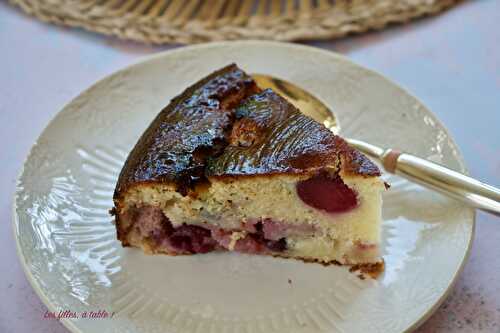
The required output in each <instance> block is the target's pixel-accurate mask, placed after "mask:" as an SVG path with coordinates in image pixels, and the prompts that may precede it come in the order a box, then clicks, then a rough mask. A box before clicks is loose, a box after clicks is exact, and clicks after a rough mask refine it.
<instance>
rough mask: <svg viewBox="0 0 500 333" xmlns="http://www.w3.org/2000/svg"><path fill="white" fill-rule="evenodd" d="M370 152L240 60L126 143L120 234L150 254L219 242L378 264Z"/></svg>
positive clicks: (200, 249) (118, 205) (231, 247)
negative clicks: (256, 77)
mask: <svg viewBox="0 0 500 333" xmlns="http://www.w3.org/2000/svg"><path fill="white" fill-rule="evenodd" d="M379 176H380V171H379V169H378V168H377V166H375V165H374V164H373V163H372V162H371V161H370V160H369V159H367V158H366V157H365V156H364V155H362V154H361V153H360V152H358V151H356V150H355V149H353V148H351V147H350V146H348V144H347V143H346V141H345V140H343V139H342V138H341V137H339V136H337V135H334V134H333V133H332V132H331V131H329V130H328V129H327V128H326V127H324V126H323V125H322V124H319V123H317V122H316V121H314V120H313V119H311V118H308V117H307V116H305V115H303V114H302V113H300V111H299V110H297V109H296V108H295V107H294V106H292V105H291V104H290V103H288V102H287V101H286V100H285V99H284V98H282V97H281V96H279V95H277V94H276V93H275V92H273V91H272V90H270V89H266V90H262V89H260V88H259V87H258V86H257V85H256V83H255V82H254V81H253V80H252V78H251V77H250V76H248V75H247V74H245V73H244V72H243V71H242V70H241V69H239V68H238V67H237V66H236V65H229V66H227V67H225V68H222V69H221V70H219V71H217V72H215V73H213V74H211V75H209V76H207V77H206V78H204V79H202V80H200V81H199V82H197V83H196V84H194V85H193V86H191V87H189V88H187V89H186V90H185V91H184V92H183V93H182V94H181V95H179V96H178V97H176V98H174V99H173V100H172V101H171V102H170V104H169V105H168V106H167V107H165V108H164V109H163V110H162V111H161V112H160V113H159V114H158V116H157V117H156V118H155V119H154V120H153V122H152V123H151V125H150V126H149V127H148V128H147V129H146V131H145V132H144V134H143V135H142V137H141V138H140V139H139V141H138V142H137V144H136V145H135V147H134V148H133V150H132V151H131V152H130V154H129V156H128V158H127V160H126V162H125V165H124V167H123V169H122V171H121V174H120V177H119V179H118V183H117V185H116V189H115V193H114V208H113V209H112V213H113V214H114V215H115V219H116V228H117V234H118V239H119V240H120V241H121V243H122V244H123V246H134V247H138V248H141V249H143V251H144V252H146V253H150V254H159V253H163V254H168V255H188V254H197V253H206V252H211V251H238V252H245V253H252V254H262V255H273V256H280V257H289V258H298V259H302V260H305V261H318V262H322V263H339V264H343V265H351V266H356V267H362V268H363V267H365V268H367V267H368V268H370V269H371V271H380V270H381V268H382V267H383V261H382V258H381V255H380V223H381V206H382V200H381V193H382V192H383V191H384V190H385V184H384V182H382V181H381V180H380V178H379Z"/></svg>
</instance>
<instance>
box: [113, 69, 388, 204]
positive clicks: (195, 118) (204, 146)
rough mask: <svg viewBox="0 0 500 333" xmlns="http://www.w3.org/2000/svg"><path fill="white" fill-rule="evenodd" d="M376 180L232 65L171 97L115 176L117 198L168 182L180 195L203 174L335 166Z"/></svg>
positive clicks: (370, 168)
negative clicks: (139, 186) (141, 185)
mask: <svg viewBox="0 0 500 333" xmlns="http://www.w3.org/2000/svg"><path fill="white" fill-rule="evenodd" d="M339 156H343V160H344V163H343V164H342V169H343V170H344V171H345V172H349V173H352V174H360V175H364V176H378V175H379V174H380V172H379V170H378V168H377V167H376V166H375V165H374V164H373V163H372V162H370V160H368V159H367V158H366V157H364V156H363V155H362V154H361V153H359V152H357V151H355V150H354V149H352V148H351V147H349V146H348V145H347V143H346V142H345V141H344V140H343V139H342V138H340V137H338V136H336V135H334V134H333V133H332V132H330V131H329V130H328V129H327V128H326V127H324V126H323V125H321V124H319V123H317V122H315V121H314V120H312V119H310V118H308V117H306V116H304V115H303V114H301V113H300V112H299V111H298V110H297V109H296V108H295V107H293V106H292V105H291V104H290V103H288V102H287V101H286V100H284V99H283V98H282V97H280V96H278V95H277V94H275V93H274V92H273V91H271V90H265V91H261V90H260V89H259V88H258V87H257V86H256V84H255V82H254V81H253V80H252V79H251V78H250V77H249V76H248V75H247V74H245V73H244V72H243V71H242V70H240V69H239V68H238V67H236V65H229V66H227V67H225V68H223V69H221V70H219V71H217V72H215V73H213V74H211V75H209V76H208V77H206V78H204V79H202V80H201V81H199V82H197V83H196V84H194V85H193V86H191V87H189V88H188V89H186V90H185V91H184V92H183V93H182V94H181V95H179V96H178V97H176V98H174V99H173V100H172V101H171V102H170V104H169V105H168V106H167V107H166V108H164V109H163V110H162V111H161V112H160V113H159V114H158V116H157V117H156V118H155V119H154V120H153V122H152V123H151V124H150V126H149V127H148V129H147V130H146V131H145V132H144V134H143V135H142V136H141V138H140V139H139V141H138V142H137V144H136V145H135V147H134V149H133V150H132V151H131V153H130V154H129V156H128V158H127V161H126V162H125V165H124V167H123V169H122V171H121V173H120V176H119V179H118V183H117V186H116V189H115V199H118V197H119V195H120V194H121V193H122V192H123V191H124V190H125V189H126V188H128V187H129V186H130V185H133V184H136V183H140V182H169V183H173V184H175V185H176V186H177V190H178V191H179V192H180V193H183V194H186V193H187V192H188V189H189V188H190V187H192V186H193V185H194V184H195V183H196V182H198V181H200V180H202V179H204V178H205V177H206V176H237V175H255V174H275V173H304V172H307V171H309V170H313V169H317V168H319V167H321V166H325V165H338V163H339Z"/></svg>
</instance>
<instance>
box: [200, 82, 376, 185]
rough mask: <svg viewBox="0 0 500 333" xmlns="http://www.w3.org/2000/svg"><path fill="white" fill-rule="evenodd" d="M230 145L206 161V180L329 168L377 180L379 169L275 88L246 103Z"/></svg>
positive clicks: (240, 108) (237, 116)
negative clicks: (211, 177)
mask: <svg viewBox="0 0 500 333" xmlns="http://www.w3.org/2000/svg"><path fill="white" fill-rule="evenodd" d="M234 118H235V120H234V122H233V124H232V131H231V134H230V136H229V139H228V143H229V145H228V146H227V147H226V148H225V149H224V150H223V152H222V154H221V155H219V156H215V157H211V158H209V159H208V163H207V168H206V171H205V174H206V175H207V176H229V175H255V174H275V173H304V172H309V171H312V170H316V169H318V168H322V167H325V166H339V165H340V160H339V159H340V157H341V156H342V157H343V159H344V162H345V163H344V165H343V166H342V167H343V169H344V171H346V172H350V173H354V174H363V175H366V176H369V175H379V170H378V168H377V167H376V166H375V165H374V164H373V163H372V162H371V161H370V160H368V159H367V158H366V157H364V156H363V155H362V154H361V153H359V152H357V151H355V150H354V149H352V148H351V147H350V146H349V145H348V144H347V142H346V141H345V140H344V139H342V138H341V137H339V136H337V135H334V134H333V133H332V132H331V131H330V130H329V129H327V128H326V127H325V126H323V125H322V124H320V123H318V122H316V121H315V120H313V119H311V118H309V117H307V116H305V115H304V114H302V113H301V112H300V111H299V110H298V109H296V108H295V107H294V106H293V105H292V104H290V103H289V102H288V101H286V100H285V99H284V98H283V97H281V96H279V95H278V94H276V93H275V92H274V91H272V90H271V89H266V90H264V91H263V92H261V93H258V94H255V95H252V96H250V97H248V98H247V99H245V100H244V101H243V102H242V103H241V104H240V105H239V106H238V107H237V108H236V110H235V112H234Z"/></svg>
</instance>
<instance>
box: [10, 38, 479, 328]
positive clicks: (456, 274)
mask: <svg viewBox="0 0 500 333" xmlns="http://www.w3.org/2000/svg"><path fill="white" fill-rule="evenodd" d="M235 44H243V45H259V44H260V45H262V44H264V45H267V46H270V47H285V48H290V49H291V51H292V52H293V50H294V49H302V50H303V51H306V52H319V53H322V54H325V55H328V56H330V57H333V58H336V59H337V60H339V61H340V62H344V63H347V64H350V65H353V66H355V67H357V68H358V69H362V70H363V71H365V72H367V73H371V74H373V75H374V76H376V77H378V78H380V79H382V80H384V81H386V83H388V84H390V85H392V86H393V87H394V88H397V89H399V90H400V91H401V93H403V94H406V95H408V96H410V97H411V98H413V99H414V100H415V101H417V102H418V103H419V105H421V106H422V107H423V110H424V111H425V113H426V114H427V115H428V116H430V117H431V118H432V120H433V121H435V123H436V124H437V126H438V127H440V129H441V130H443V131H444V132H445V133H446V135H447V137H448V139H449V141H450V144H451V145H452V146H453V148H454V149H455V152H456V160H457V162H458V164H459V166H460V168H461V170H460V171H461V172H463V173H465V174H468V171H467V168H466V165H465V161H464V158H463V155H462V153H461V151H460V149H459V146H458V145H457V143H456V142H455V140H454V139H453V137H452V136H451V135H450V133H449V131H448V129H447V128H446V127H445V126H444V125H443V123H442V122H441V121H440V120H439V119H438V118H437V116H436V115H435V114H434V113H433V112H432V111H431V110H429V109H428V108H427V107H426V106H425V104H424V103H422V101H421V100H420V99H418V98H417V97H415V96H414V95H412V94H411V93H409V92H408V91H407V89H406V88H404V87H402V86H401V85H400V84H397V83H395V82H393V81H392V80H391V79H389V78H387V77H386V76H385V75H383V74H381V73H379V72H377V71H375V70H372V69H369V68H366V67H364V66H362V65H359V64H357V63H355V62H354V61H352V60H350V59H349V58H348V57H346V56H344V55H341V54H338V53H336V52H333V51H329V50H324V49H320V48H317V47H312V46H307V45H300V44H293V43H288V42H276V41H264V40H262V41H261V40H244V41H223V42H210V43H202V44H197V45H190V46H183V47H179V48H176V49H173V50H166V51H162V52H159V53H155V54H153V55H148V56H145V57H142V58H140V59H139V60H137V61H135V62H133V63H132V64H130V65H128V66H125V67H124V68H122V69H119V70H117V71H115V72H113V73H111V74H109V75H106V76H105V77H103V78H101V79H99V80H97V81H96V82H95V83H93V84H92V85H90V86H89V87H88V88H86V89H85V90H83V91H82V92H81V93H80V94H79V95H77V96H75V97H74V98H72V99H71V100H70V101H69V102H68V103H66V104H65V105H64V106H63V107H62V108H61V110H60V111H59V112H57V113H55V114H54V115H53V116H52V118H51V119H50V120H49V122H48V123H47V125H46V126H45V127H44V129H43V130H42V132H41V133H40V134H39V136H38V138H37V140H36V141H35V143H34V144H33V145H32V146H31V148H30V150H29V152H28V154H27V155H26V157H25V159H24V161H23V165H22V167H21V169H20V171H19V173H18V176H17V178H16V191H15V193H14V198H13V199H14V200H13V203H12V206H11V207H12V215H13V222H12V232H13V236H14V239H15V243H16V253H17V255H18V257H19V260H20V262H21V266H22V268H23V271H24V273H25V275H26V277H27V279H28V281H29V283H30V285H31V286H32V288H33V289H34V291H35V293H36V294H37V296H38V297H39V298H40V299H41V301H42V302H43V303H44V304H45V305H46V306H47V308H48V309H49V310H50V311H56V310H57V309H56V307H55V305H54V304H53V303H52V302H50V300H49V298H48V296H47V295H46V294H44V292H43V291H42V289H41V287H40V285H39V282H38V280H36V279H35V278H34V276H33V273H32V271H31V270H30V269H29V267H28V264H27V261H26V258H25V255H24V251H23V249H22V248H21V244H20V239H19V237H18V234H17V229H18V227H19V216H18V213H17V209H18V205H17V200H18V193H19V191H20V188H19V182H20V179H21V177H22V176H23V174H24V171H25V165H26V163H27V162H28V160H29V159H30V157H31V156H32V153H33V150H34V148H35V147H36V146H37V145H38V141H39V139H40V138H41V137H43V136H44V135H45V134H46V132H48V130H49V128H50V127H51V125H53V124H54V123H55V122H56V121H57V119H58V117H59V116H60V114H61V113H62V112H64V111H65V110H66V108H67V107H68V106H69V105H71V104H72V103H73V102H74V101H75V100H76V99H78V98H79V97H80V96H82V95H85V94H87V93H88V92H89V91H91V90H92V89H93V88H95V87H96V86H98V85H99V84H101V83H103V82H105V81H107V80H109V79H111V78H113V77H116V76H118V75H120V74H122V73H126V72H129V71H132V70H133V69H135V68H137V67H139V66H143V65H146V64H147V63H148V62H151V61H154V60H155V59H159V58H162V57H165V56H170V55H172V54H175V53H183V52H185V51H186V50H195V49H200V50H201V49H204V48H212V47H224V46H227V45H235ZM464 209H466V210H468V211H469V213H471V215H472V216H471V233H470V235H469V237H468V240H467V248H466V251H465V254H464V257H463V258H462V261H461V264H460V265H459V267H458V268H457V270H456V271H455V272H454V274H453V278H452V281H451V283H450V284H449V285H448V287H447V289H446V290H445V291H444V292H443V293H442V295H441V297H440V298H439V299H438V300H437V301H436V302H435V303H434V304H433V306H432V307H430V308H429V309H428V310H427V311H426V312H425V313H424V314H423V315H422V316H421V317H420V318H417V319H416V320H415V321H414V322H413V323H412V324H411V325H409V326H408V327H407V329H406V330H405V331H406V332H410V331H413V330H415V329H416V328H418V327H419V326H420V325H422V324H423V323H424V322H425V321H426V320H427V319H428V318H429V317H430V316H431V315H432V314H433V313H434V312H435V311H436V310H437V309H438V308H439V306H440V305H441V304H442V303H443V301H444V300H445V299H446V297H447V296H448V295H449V293H450V291H451V290H452V288H453V286H454V285H455V284H456V282H457V279H458V277H459V275H460V274H461V272H462V271H463V269H464V265H465V263H466V262H467V259H468V258H469V256H470V250H471V246H472V241H473V239H474V235H475V226H476V214H475V210H474V209H472V208H467V207H464ZM59 321H60V322H61V323H62V324H63V325H64V326H65V327H66V328H67V329H68V330H70V331H71V332H78V333H83V332H84V331H82V330H81V329H80V328H79V327H78V326H76V325H75V323H74V322H72V321H71V320H69V319H66V318H63V319H60V320H59Z"/></svg>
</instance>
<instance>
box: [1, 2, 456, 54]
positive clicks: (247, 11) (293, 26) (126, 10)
mask: <svg viewBox="0 0 500 333" xmlns="http://www.w3.org/2000/svg"><path fill="white" fill-rule="evenodd" d="M10 2H11V3H12V4H15V5H17V6H19V7H20V8H22V9H23V10H24V11H25V12H27V13H29V14H31V15H34V16H36V17H37V18H39V19H41V20H43V21H47V22H52V23H56V24H61V25H68V26H74V27H82V28H84V29H88V30H91V31H95V32H99V33H103V34H107V35H115V36H118V37H120V38H124V39H132V40H136V41H140V42H147V43H155V44H162V43H197V42H206V41H212V40H231V39H273V40H283V41H285V40H306V39H330V38H336V37H341V36H344V35H346V34H348V33H359V32H363V31H366V30H371V29H381V28H383V27H385V26H386V25H387V24H388V23H403V22H407V21H409V20H410V19H413V18H417V17H420V16H423V15H430V14H437V13H439V12H441V11H443V10H444V9H446V8H448V7H450V6H452V5H454V4H455V3H457V2H458V0H399V1H398V0H267V1H266V0H10Z"/></svg>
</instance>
